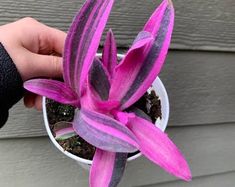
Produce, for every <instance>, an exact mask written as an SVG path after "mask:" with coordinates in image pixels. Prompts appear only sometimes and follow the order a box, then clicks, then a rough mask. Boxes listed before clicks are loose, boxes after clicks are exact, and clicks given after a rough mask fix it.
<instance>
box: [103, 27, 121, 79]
mask: <svg viewBox="0 0 235 187" xmlns="http://www.w3.org/2000/svg"><path fill="white" fill-rule="evenodd" d="M102 62H103V64H104V66H105V67H106V69H107V70H108V72H109V75H110V77H111V78H112V77H113V71H114V68H115V67H116V66H117V63H118V60H117V46H116V41H115V38H114V35H113V32H112V30H111V29H110V30H109V32H108V34H107V36H106V40H105V43H104V50H103V54H102Z"/></svg>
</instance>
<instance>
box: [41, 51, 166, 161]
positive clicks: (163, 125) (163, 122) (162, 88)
mask: <svg viewBox="0 0 235 187" xmlns="http://www.w3.org/2000/svg"><path fill="white" fill-rule="evenodd" d="M97 56H99V57H100V56H101V53H97ZM118 57H119V58H123V57H124V55H123V54H118ZM155 85H158V88H160V89H158V90H156V89H155ZM152 86H153V90H155V91H156V93H157V95H158V91H159V92H161V95H163V96H164V98H162V97H160V96H159V97H160V100H161V104H162V103H163V100H164V104H165V106H164V107H165V108H164V111H165V113H164V114H165V116H164V119H162V120H157V121H156V122H155V125H156V126H157V127H158V128H160V129H161V130H162V131H165V129H166V127H167V123H168V119H169V108H170V107H169V98H168V94H167V92H166V89H165V86H164V84H163V83H162V81H161V80H160V78H159V77H157V78H156V79H155V81H154V82H153V84H152ZM42 108H43V119H44V125H45V127H46V131H47V134H48V136H49V138H50V140H51V141H52V143H53V144H54V145H55V146H56V147H57V148H58V149H59V150H60V151H61V152H62V153H64V154H65V155H66V156H68V157H70V158H72V159H74V160H76V161H77V162H80V163H83V164H88V165H91V164H92V160H88V159H84V158H81V157H78V156H76V155H73V154H72V153H70V152H68V151H65V150H64V149H63V147H61V146H60V144H59V143H58V142H57V141H56V140H55V138H54V136H53V134H52V132H51V129H50V125H49V122H48V118H47V109H46V97H43V100H42ZM162 110H163V106H162ZM159 124H160V125H159ZM141 155H142V154H141V152H140V153H137V154H136V155H133V156H131V157H129V158H128V159H127V161H132V160H135V159H137V158H138V157H140V156H141Z"/></svg>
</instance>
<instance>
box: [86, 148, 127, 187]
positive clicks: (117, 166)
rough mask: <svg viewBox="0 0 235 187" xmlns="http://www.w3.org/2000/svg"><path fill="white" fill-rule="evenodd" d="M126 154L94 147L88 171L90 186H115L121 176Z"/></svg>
mask: <svg viewBox="0 0 235 187" xmlns="http://www.w3.org/2000/svg"><path fill="white" fill-rule="evenodd" d="M127 155H128V154H127V153H114V152H108V151H103V150H100V149H96V152H95V156H94V158H93V163H92V166H91V171H90V187H116V186H117V185H118V183H119V182H120V180H121V178H122V176H123V173H124V170H125V166H126V161H127Z"/></svg>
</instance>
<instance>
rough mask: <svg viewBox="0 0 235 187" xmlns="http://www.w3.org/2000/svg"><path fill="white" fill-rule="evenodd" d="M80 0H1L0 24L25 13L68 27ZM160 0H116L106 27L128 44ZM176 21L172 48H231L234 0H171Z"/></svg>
mask: <svg viewBox="0 0 235 187" xmlns="http://www.w3.org/2000/svg"><path fill="white" fill-rule="evenodd" d="M83 2H84V0H68V1H63V0H51V1H48V0H38V1H34V0H22V1H14V0H1V6H0V24H5V23H8V22H11V21H14V20H17V19H19V18H22V17H25V16H31V17H34V18H36V19H38V20H40V21H42V22H44V23H46V24H48V25H50V26H53V27H57V28H59V29H62V30H64V31H67V30H68V27H69V25H70V23H71V20H72V18H73V16H74V14H75V12H76V11H77V10H78V9H79V8H80V7H81V5H82V3H83ZM159 3H160V0H148V1H146V0H138V1H136V0H119V1H116V4H115V6H114V9H113V12H112V15H111V17H110V21H109V24H108V26H107V28H112V29H113V30H114V33H115V35H116V37H117V39H118V45H119V46H121V47H127V46H129V45H130V44H131V43H132V41H133V39H134V37H135V36H136V34H137V33H138V32H139V31H140V30H141V29H142V27H143V25H144V23H145V22H146V21H147V19H148V17H149V16H150V15H151V13H152V12H153V10H154V9H155V7H156V6H158V5H159ZM174 5H175V10H176V21H175V29H174V35H173V41H172V45H171V48H172V49H192V50H196V49H199V50H220V51H235V32H234V29H235V24H234V23H235V1H234V0H225V1H220V0H216V1H215V0H208V1H203V0H198V1H194V0H188V1H187V2H186V1H184V0H174ZM224 10H226V11H224Z"/></svg>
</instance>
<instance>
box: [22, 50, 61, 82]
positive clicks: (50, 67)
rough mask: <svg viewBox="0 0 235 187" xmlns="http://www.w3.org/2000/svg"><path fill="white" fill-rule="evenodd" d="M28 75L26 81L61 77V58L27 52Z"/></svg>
mask: <svg viewBox="0 0 235 187" xmlns="http://www.w3.org/2000/svg"><path fill="white" fill-rule="evenodd" d="M28 60H29V61H30V63H28V64H30V67H31V68H30V67H28V75H27V78H26V79H30V78H34V77H50V78H52V77H53V78H57V77H61V76H62V69H63V67H62V66H63V65H62V58H61V57H58V56H53V55H39V54H35V53H31V52H29V54H28Z"/></svg>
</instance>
